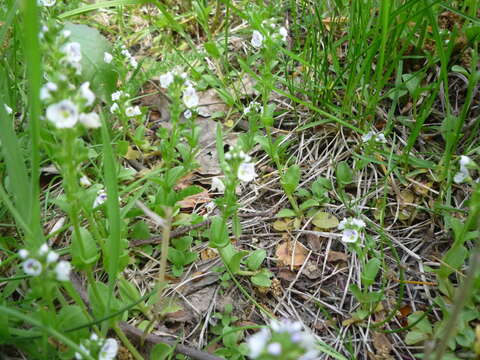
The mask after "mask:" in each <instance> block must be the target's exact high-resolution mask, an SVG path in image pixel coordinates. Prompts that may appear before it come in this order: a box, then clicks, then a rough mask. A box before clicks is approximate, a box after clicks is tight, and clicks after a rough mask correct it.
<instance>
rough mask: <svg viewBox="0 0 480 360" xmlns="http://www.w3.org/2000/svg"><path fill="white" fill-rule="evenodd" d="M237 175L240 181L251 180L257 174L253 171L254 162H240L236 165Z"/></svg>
mask: <svg viewBox="0 0 480 360" xmlns="http://www.w3.org/2000/svg"><path fill="white" fill-rule="evenodd" d="M237 176H238V178H239V179H240V180H242V181H245V182H249V181H252V180H253V179H255V177H256V176H257V174H256V173H255V164H254V163H248V162H244V163H241V164H240V166H239V167H238V171H237Z"/></svg>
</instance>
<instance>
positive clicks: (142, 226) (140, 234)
mask: <svg viewBox="0 0 480 360" xmlns="http://www.w3.org/2000/svg"><path fill="white" fill-rule="evenodd" d="M130 237H131V238H132V239H137V240H145V239H149V238H151V237H152V234H151V233H150V229H149V228H148V225H147V224H146V223H145V221H141V220H140V221H139V222H137V223H136V224H135V226H134V227H133V229H132V233H131V235H130Z"/></svg>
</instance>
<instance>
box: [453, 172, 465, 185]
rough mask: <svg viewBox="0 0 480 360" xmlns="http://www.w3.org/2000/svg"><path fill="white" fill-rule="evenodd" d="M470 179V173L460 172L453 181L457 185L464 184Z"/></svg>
mask: <svg viewBox="0 0 480 360" xmlns="http://www.w3.org/2000/svg"><path fill="white" fill-rule="evenodd" d="M468 177H469V173H468V172H464V171H459V172H457V173H456V174H455V176H454V177H453V181H455V183H457V184H461V183H463V182H464V181H465V180H466V179H467V178H468Z"/></svg>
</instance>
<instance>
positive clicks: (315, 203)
mask: <svg viewBox="0 0 480 360" xmlns="http://www.w3.org/2000/svg"><path fill="white" fill-rule="evenodd" d="M318 205H320V203H319V202H318V200H315V199H308V200H307V201H304V202H303V203H301V204H300V210H302V211H303V210H307V209H310V208H312V207H314V206H318Z"/></svg>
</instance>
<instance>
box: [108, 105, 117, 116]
mask: <svg viewBox="0 0 480 360" xmlns="http://www.w3.org/2000/svg"><path fill="white" fill-rule="evenodd" d="M117 110H118V104H117V103H113V105H112V106H110V112H111V113H112V114H113V113H114V112H116V111H117Z"/></svg>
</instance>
